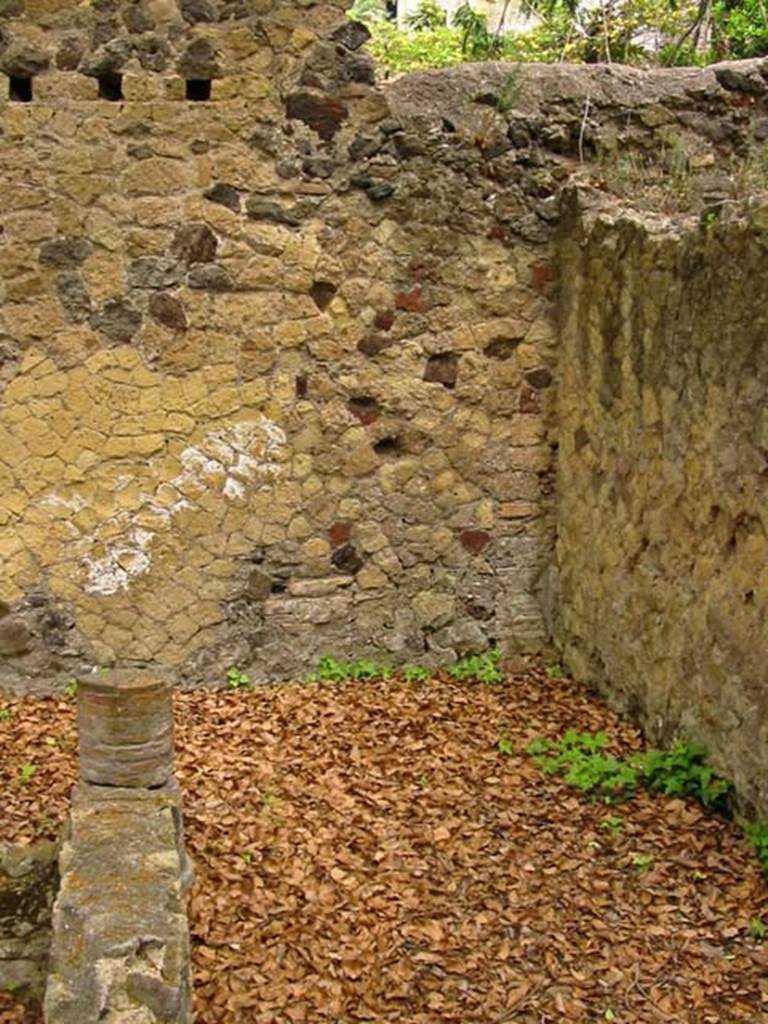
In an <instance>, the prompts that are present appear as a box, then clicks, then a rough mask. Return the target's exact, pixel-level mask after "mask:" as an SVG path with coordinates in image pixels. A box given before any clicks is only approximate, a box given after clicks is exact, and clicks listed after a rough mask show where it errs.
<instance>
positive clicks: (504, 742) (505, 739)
mask: <svg viewBox="0 0 768 1024" xmlns="http://www.w3.org/2000/svg"><path fill="white" fill-rule="evenodd" d="M496 746H497V747H498V750H499V753H500V754H506V755H507V756H509V755H510V754H514V752H515V748H514V746H513V744H512V740H511V739H510V738H509V736H502V737H501V739H500V740H499V742H498V743H497V744H496Z"/></svg>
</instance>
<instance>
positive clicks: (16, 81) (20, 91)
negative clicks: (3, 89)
mask: <svg viewBox="0 0 768 1024" xmlns="http://www.w3.org/2000/svg"><path fill="white" fill-rule="evenodd" d="M8 99H9V100H11V101H12V102H13V103H31V102H32V79H31V78H19V77H17V76H16V75H11V77H10V78H9V79H8Z"/></svg>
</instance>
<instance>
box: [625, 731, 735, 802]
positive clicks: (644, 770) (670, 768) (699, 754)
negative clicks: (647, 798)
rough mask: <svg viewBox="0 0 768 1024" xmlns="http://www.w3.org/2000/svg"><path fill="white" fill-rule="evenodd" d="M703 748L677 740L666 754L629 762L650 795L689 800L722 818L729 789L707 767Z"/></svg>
mask: <svg viewBox="0 0 768 1024" xmlns="http://www.w3.org/2000/svg"><path fill="white" fill-rule="evenodd" d="M706 759H707V751H706V748H705V747H702V746H699V745H698V744H696V743H685V742H684V741H683V740H677V742H676V743H674V744H673V745H672V747H671V748H670V749H669V750H647V751H645V753H643V754H638V755H637V756H636V757H635V758H633V761H634V762H635V764H636V765H637V767H638V769H639V771H640V772H641V774H642V777H643V782H644V784H645V785H646V787H647V788H648V789H650V790H651V792H654V793H664V795H665V796H692V797H694V798H695V799H696V800H698V801H699V802H700V803H702V804H703V805H704V806H705V807H709V808H711V809H712V810H714V811H719V812H721V813H722V814H728V813H730V811H731V807H732V803H733V786H732V785H731V783H730V782H728V781H726V780H725V779H721V778H720V777H719V776H718V775H716V774H715V772H714V770H713V769H712V767H711V766H710V765H708V764H707V760H706Z"/></svg>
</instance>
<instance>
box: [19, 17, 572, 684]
mask: <svg viewBox="0 0 768 1024" xmlns="http://www.w3.org/2000/svg"><path fill="white" fill-rule="evenodd" d="M0 11H1V12H2V18H3V20H2V36H0V47H2V50H1V52H0V70H3V71H4V72H5V73H6V75H7V76H8V77H7V78H2V79H0V85H2V86H3V93H4V94H5V92H6V88H7V89H8V90H10V91H9V92H8V94H7V98H6V96H5V95H4V96H3V99H2V100H0V128H1V130H2V153H3V159H2V164H1V166H0V188H2V192H3V196H4V208H3V214H2V218H1V219H0V222H1V224H2V227H1V228H0V242H1V243H2V244H1V245H0V302H1V305H0V352H1V353H2V365H1V367H0V381H1V383H0V388H1V389H2V392H1V397H0V527H1V528H2V534H1V535H0V558H1V559H2V563H3V571H2V588H3V589H2V593H0V602H1V603H0V616H2V618H0V683H2V684H3V685H5V686H6V687H20V686H21V687H23V688H26V689H27V690H28V689H29V688H31V687H34V686H39V687H44V686H48V685H49V682H50V680H51V679H52V678H56V677H58V678H60V679H66V678H67V677H68V676H71V675H73V674H76V673H77V672H78V671H80V670H81V669H82V668H84V667H86V666H88V665H92V664H111V663H113V662H120V663H123V664H132V663H133V664H158V665H166V666H172V667H173V668H175V669H176V670H178V672H179V673H180V674H181V676H182V677H183V678H185V679H188V680H190V681H192V682H215V681H222V680H223V677H224V675H223V674H224V670H225V668H226V667H227V666H228V665H232V664H237V665H239V666H240V667H242V668H248V667H252V674H253V676H254V678H264V677H275V676H277V677H286V676H288V675H291V674H294V673H302V674H303V673H304V672H305V671H306V669H307V667H308V666H309V665H311V663H312V662H313V661H314V660H315V659H316V657H317V656H318V655H319V654H321V653H325V652H328V651H333V652H334V653H338V654H344V653H347V654H350V655H352V654H356V655H360V654H365V653H368V654H374V655H376V656H379V657H382V658H386V659H389V660H391V661H395V662H397V661H408V660H414V659H420V660H426V661H432V662H433V663H434V662H438V661H446V660H450V659H451V658H452V657H454V656H455V655H456V653H457V652H465V651H475V650H482V649H483V648H485V647H486V646H487V645H488V644H489V643H491V642H494V641H499V642H501V641H503V642H504V643H505V644H506V645H507V646H508V647H513V648H522V649H537V648H538V647H540V646H541V644H542V643H543V641H544V638H545V634H546V630H545V626H544V621H543V616H542V611H541V606H540V602H539V599H538V587H539V581H540V578H541V576H542V573H543V571H544V569H545V568H546V566H547V565H548V564H549V562H550V561H551V550H552V529H551V509H550V504H551V499H550V495H551V451H550V447H549V444H548V441H547V428H546V426H545V418H546V410H547V408H548V401H549V397H548V396H549V395H550V394H551V387H550V385H551V383H552V372H551V369H550V365H551V362H552V358H553V352H552V341H553V338H554V328H553V308H552V301H551V292H552V287H553V269H552V266H551V263H550V262H549V258H548V257H549V254H550V252H551V247H552V243H551V241H550V236H551V234H552V230H553V229H552V225H551V220H552V212H553V211H552V204H551V202H550V203H549V206H548V207H547V208H545V209H544V210H543V212H542V214H541V216H540V215H538V214H537V213H536V212H535V209H534V207H535V206H536V205H541V203H542V201H543V200H542V196H547V195H549V194H550V192H549V191H546V190H545V191H543V192H542V186H541V184H540V183H539V182H537V181H534V180H533V179H532V178H531V173H530V171H529V170H526V169H525V168H523V169H522V170H518V169H517V164H516V160H517V157H516V156H515V155H514V154H510V150H511V148H512V145H511V143H510V142H509V141H508V140H507V139H506V137H505V134H504V132H505V131H506V125H505V124H502V125H501V128H500V126H499V124H498V123H497V119H496V115H495V113H494V111H493V109H492V106H493V103H494V102H495V100H493V98H491V101H490V102H491V108H489V106H488V102H489V101H488V99H487V95H486V99H485V100H484V101H483V103H480V104H479V105H478V104H476V105H475V125H474V126H473V127H474V130H475V131H476V132H479V134H478V135H477V137H468V136H467V135H465V134H462V133H459V132H457V131H456V128H455V126H454V125H452V124H451V123H450V122H448V121H447V119H443V118H440V117H437V116H433V117H432V118H431V120H430V119H427V120H428V123H427V122H424V123H422V122H419V121H418V116H420V115H421V114H422V113H423V112H424V111H423V108H422V107H421V105H420V104H419V103H417V104H415V105H412V106H411V110H410V113H409V111H408V110H407V109H406V107H407V106H408V104H407V103H404V102H401V103H400V107H401V108H402V109H401V111H398V110H397V109H395V108H396V106H397V104H396V103H394V101H393V102H392V103H390V101H389V100H388V99H387V98H386V97H385V96H384V95H382V94H381V93H380V92H378V91H377V90H376V89H375V88H374V86H373V85H372V82H373V73H372V68H371V65H370V62H369V60H368V58H367V57H365V56H364V55H363V54H362V53H361V51H360V49H359V47H360V44H361V43H362V42H363V41H364V39H365V33H364V31H361V30H360V29H359V27H358V28H356V27H355V26H354V25H352V24H351V23H349V22H348V21H346V20H345V19H344V17H343V15H342V12H341V9H340V8H339V7H334V6H332V5H318V4H312V5H305V4H302V3H299V2H290V3H289V2H285V3H281V4H272V3H265V2H262V0H248V2H245V0H242V2H231V3H229V2H223V0H222V2H218V0H181V2H180V3H178V4H177V3H176V2H175V0H174V2H172V0H141V2H136V3H122V4H118V3H114V2H110V0H98V2H93V3H90V4H81V5H76V6H73V5H72V4H70V3H69V2H67V3H62V2H54V0H48V2H44V0H27V2H26V4H24V3H22V2H18V3H15V2H14V3H10V4H8V3H6V4H3V5H2V7H1V8H0ZM498 77H499V76H498V75H497V78H498ZM20 80H21V81H27V82H28V83H29V86H28V88H29V90H30V91H31V93H32V100H31V102H23V101H22V99H23V96H21V93H23V88H22V86H21V85H20V84H19V82H20ZM208 81H209V82H210V86H211V93H210V99H209V100H203V101H200V100H199V99H197V98H195V97H196V96H197V95H199V90H200V89H201V88H203V89H204V88H205V83H206V82H208ZM200 83H203V85H202V86H201V84H200ZM190 89H191V93H190V94H189V96H188V90H190ZM14 90H15V91H14ZM120 94H122V97H123V98H122V99H120V98H119V95H120ZM20 97H21V98H20ZM110 97H111V98H110ZM414 106H415V109H414ZM417 115H418V116H417ZM409 117H410V118H411V121H412V122H413V123H414V124H416V127H409V124H411V121H409V120H408V118H409ZM414 118H415V120H414ZM417 122H418V123H417ZM483 125H486V126H487V127H486V128H483ZM500 142H501V145H499V143H500ZM529 178H531V180H530V181H529ZM521 182H522V184H521Z"/></svg>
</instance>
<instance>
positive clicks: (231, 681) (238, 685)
mask: <svg viewBox="0 0 768 1024" xmlns="http://www.w3.org/2000/svg"><path fill="white" fill-rule="evenodd" d="M227 685H228V686H229V688H230V689H231V690H241V689H243V688H247V687H249V686H250V685H251V677H250V676H249V675H247V674H246V673H245V672H243V671H241V670H240V669H239V668H236V667H235V666H234V665H233V666H232V667H231V668H228V669H227Z"/></svg>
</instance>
